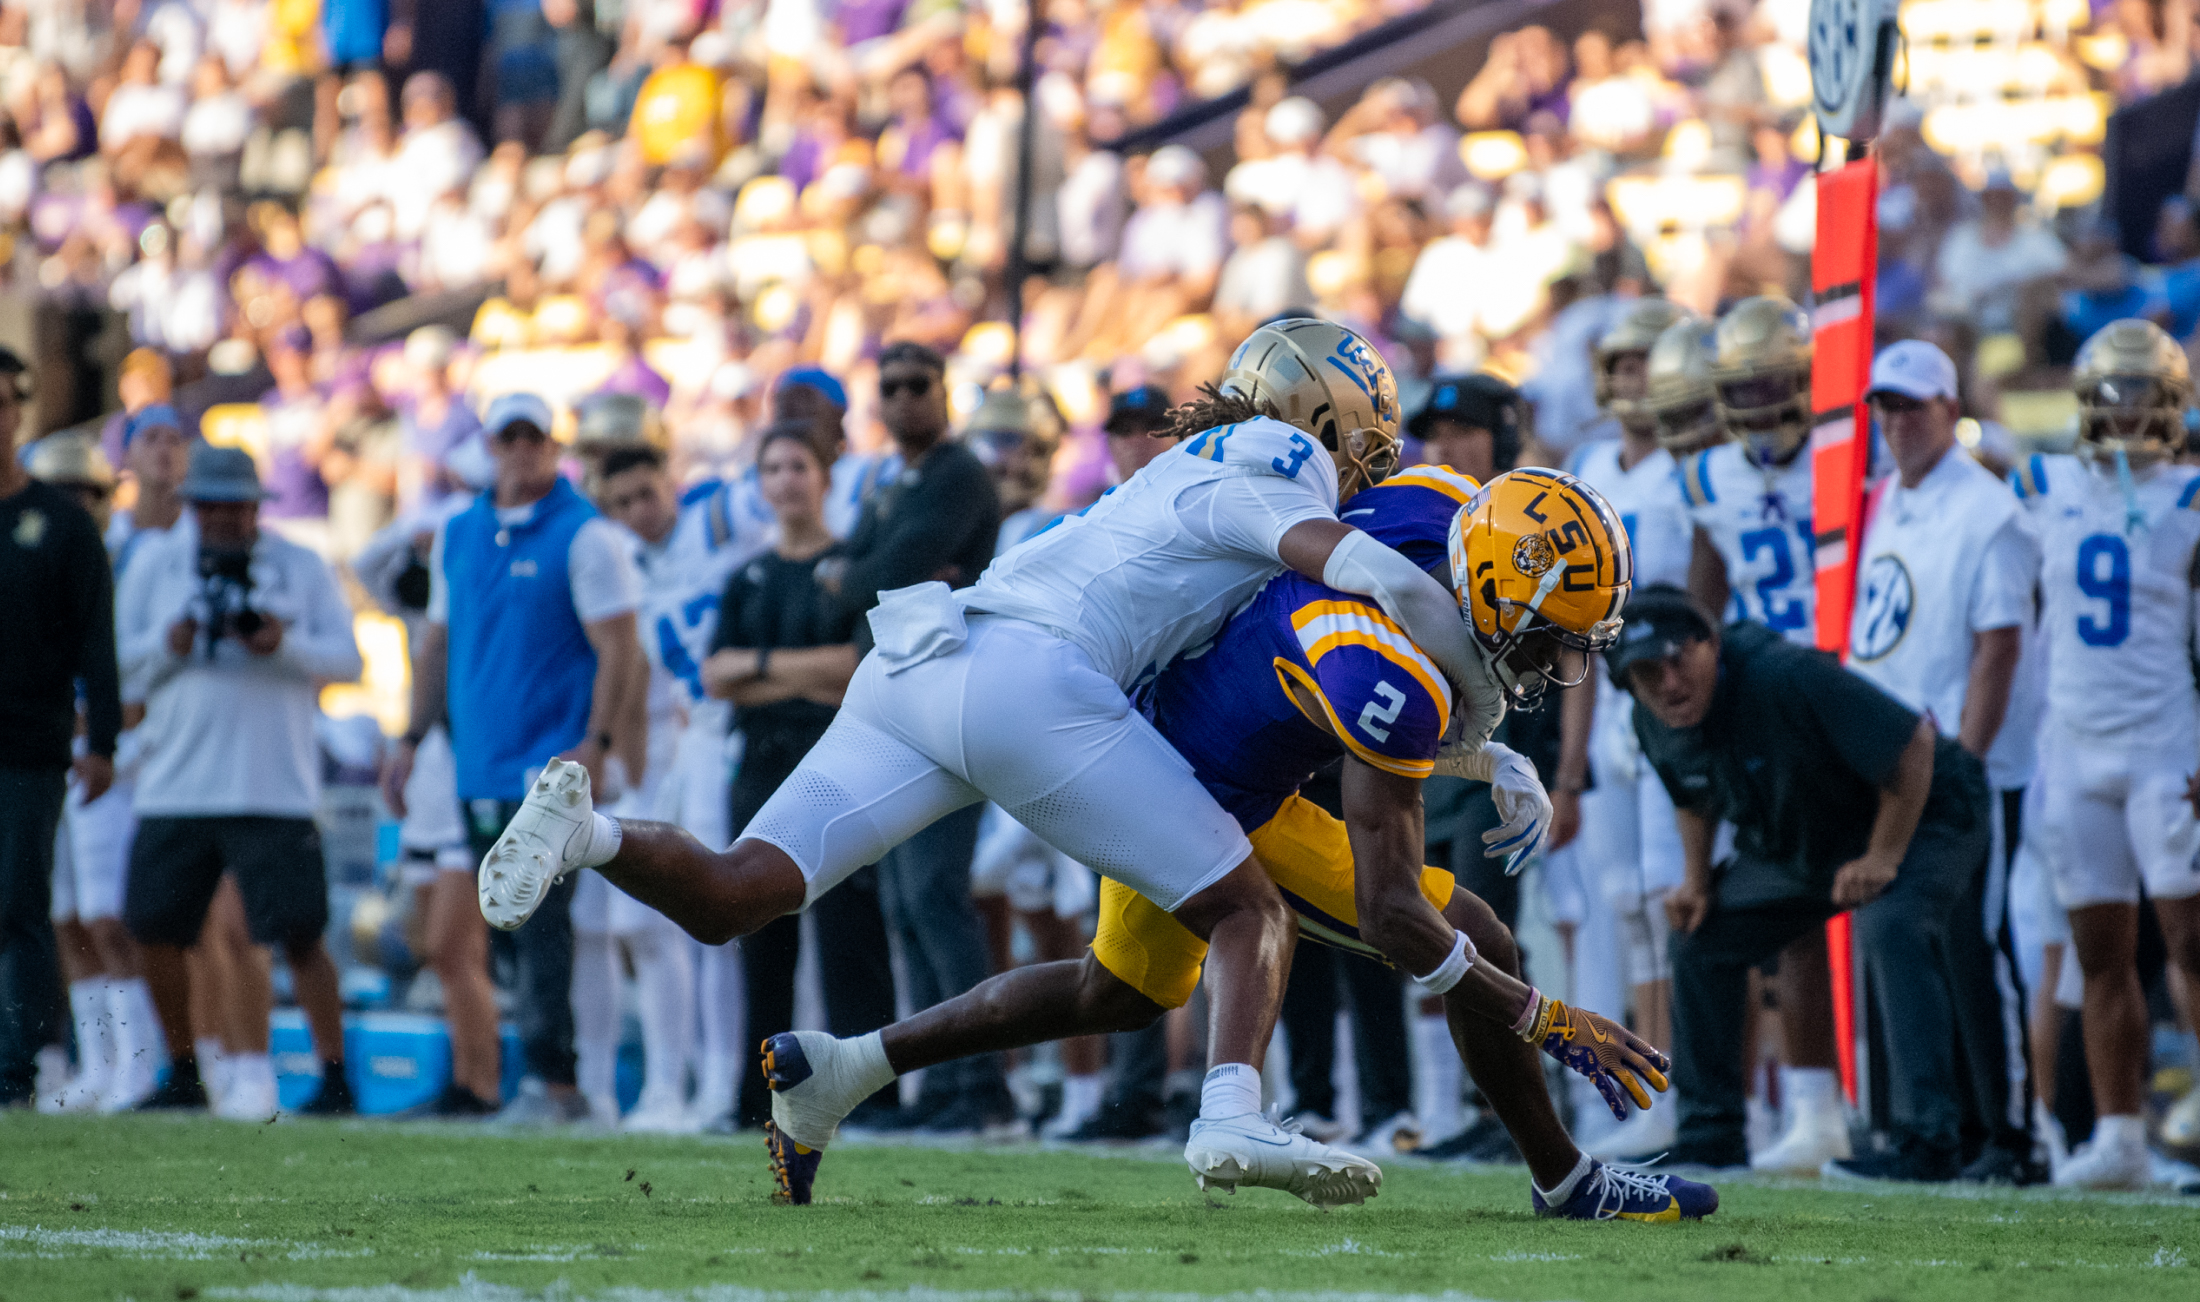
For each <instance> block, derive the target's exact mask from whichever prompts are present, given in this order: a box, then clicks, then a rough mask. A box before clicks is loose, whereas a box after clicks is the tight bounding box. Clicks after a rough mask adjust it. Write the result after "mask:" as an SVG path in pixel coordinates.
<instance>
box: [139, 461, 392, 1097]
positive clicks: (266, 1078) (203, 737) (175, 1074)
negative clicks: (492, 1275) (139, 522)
mask: <svg viewBox="0 0 2200 1302" xmlns="http://www.w3.org/2000/svg"><path fill="white" fill-rule="evenodd" d="M181 495H182V497H183V499H184V501H186V502H188V503H189V504H190V506H191V527H190V528H188V529H178V530H176V531H174V532H172V533H171V534H170V535H169V536H168V537H166V538H163V539H161V540H159V541H158V542H155V543H152V544H148V546H147V548H146V549H145V550H144V551H142V552H141V553H140V554H139V555H138V557H137V558H136V559H135V560H133V562H132V563H131V565H130V567H129V569H128V571H127V572H126V573H125V575H124V581H123V585H122V590H121V592H120V593H119V594H118V596H117V598H116V611H117V614H116V623H117V625H118V626H119V627H121V628H123V629H125V630H131V631H130V632H127V633H126V634H125V637H124V639H123V643H122V645H121V648H120V650H121V660H122V670H123V673H124V675H125V676H126V677H128V678H130V679H131V680H132V686H133V689H134V690H136V691H142V692H143V693H144V695H145V706H146V715H145V723H144V724H143V725H142V728H143V733H142V735H143V737H144V739H145V740H144V756H145V757H144V762H143V768H142V769H141V770H140V772H139V776H138V788H137V812H138V818H139V824H138V835H137V842H136V844H135V845H134V846H132V847H131V851H130V879H129V884H128V886H127V887H126V888H125V891H124V896H123V921H124V922H125V923H127V924H128V925H129V928H130V931H131V933H132V934H133V935H134V936H136V938H137V939H138V941H139V943H140V944H142V945H143V946H144V950H145V974H146V979H147V981H148V983H149V984H150V985H151V986H152V991H153V1003H154V1006H155V1007H156V1008H157V1009H158V1010H159V1013H160V1020H161V1027H162V1029H163V1030H164V1031H165V1032H166V1034H167V1036H168V1047H169V1054H170V1056H171V1058H172V1059H173V1062H174V1066H173V1069H172V1070H171V1071H170V1073H169V1077H168V1080H167V1082H166V1083H165V1084H163V1085H162V1086H161V1088H160V1090H159V1091H157V1092H156V1093H155V1094H154V1096H153V1098H152V1099H151V1100H150V1101H149V1102H148V1104H147V1106H149V1107H164V1108H179V1107H180V1108H189V1107H204V1106H205V1102H206V1094H205V1090H204V1088H203V1086H202V1084H201V1082H200V1079H199V1069H198V1061H197V1058H196V1056H195V1055H194V1053H193V1052H192V1047H191V1045H192V1040H191V1032H190V1017H189V1011H188V1010H189V1000H190V979H189V977H188V975H187V974H186V971H185V968H184V949H185V948H186V947H187V946H189V945H191V944H192V943H193V942H194V941H196V940H197V939H198V936H199V931H200V929H201V927H202V926H203V924H204V923H205V921H206V915H207V908H208V905H209V903H210V902H211V901H212V899H213V896H214V891H215V888H216V887H217V886H218V885H219V883H220V881H221V878H222V875H223V874H224V873H225V872H226V873H228V874H230V875H231V876H233V877H234V878H235V879H236V882H237V887H238V889H239V891H240V892H241V893H242V895H243V898H244V905H245V915H246V921H247V923H248V926H249V928H250V931H251V935H252V939H253V941H254V942H256V943H257V944H259V945H262V946H276V945H280V946H282V948H283V950H284V955H285V957H286V958H287V960H288V961H289V963H290V970H291V977H292V980H293V983H294V987H295V989H296V991H297V995H298V1003H299V1006H300V1007H301V1008H303V1009H304V1011H305V1014H306V1020H307V1022H308V1023H309V1024H310V1025H311V1027H312V1030H313V1044H314V1049H315V1050H316V1052H317V1053H318V1054H319V1055H320V1058H321V1062H322V1078H321V1089H320V1091H319V1093H318V1094H317V1095H316V1096H315V1097H314V1099H313V1100H312V1101H311V1102H309V1103H308V1104H307V1105H306V1106H305V1107H304V1108H302V1109H301V1111H304V1112H308V1113H343V1112H349V1111H351V1110H352V1103H351V1090H350V1087H349V1086H348V1084H347V1083H346V1082H345V1079H344V1070H343V1057H344V1038H343V1023H342V1020H341V1013H342V1006H341V1003H340V1001H339V999H338V995H337V986H336V968H335V965H334V964H333V963H331V962H330V961H329V956H328V952H327V951H326V950H325V949H323V948H322V945H321V933H322V931H323V929H324V928H325V927H326V926H327V925H328V881H327V874H326V870H325V867H324V864H323V860H322V856H321V838H320V833H319V832H318V831H317V830H316V829H315V827H314V823H313V814H314V810H315V808H316V807H317V806H318V805H319V803H320V796H321V771H320V751H319V748H318V744H317V743H316V741H315V738H314V720H315V718H316V716H317V715H318V713H319V704H318V702H319V695H320V690H321V687H322V686H323V685H324V684H327V683H331V682H345V681H349V680H351V679H355V678H357V677H358V676H359V673H360V670H361V662H360V658H359V647H358V644H357V642H355V641H354V640H353V637H352V624H351V611H350V609H349V607H347V606H346V605H345V603H344V598H343V595H342V594H341V593H340V592H339V591H338V590H337V587H336V579H335V576H334V575H333V574H332V573H330V571H329V568H328V565H327V564H326V563H325V562H323V561H322V560H321V559H320V558H319V557H318V556H316V555H314V554H313V553H312V552H310V551H308V550H306V549H305V548H303V547H300V546H298V545H297V544H295V543H292V542H287V541H285V540H283V539H281V538H278V537H276V536H275V535H273V534H270V533H263V532H262V531H261V530H260V526H259V511H260V502H261V500H262V499H263V498H264V497H266V495H267V494H266V493H265V492H264V491H263V490H262V489H261V487H260V479H259V474H258V472H257V471H256V470H255V469H254V467H253V464H252V458H251V456H250V455H249V454H247V453H245V452H244V451H242V450H241V449H238V448H222V447H211V446H207V445H203V444H202V445H200V446H198V447H195V448H193V449H192V453H191V466H190V471H189V473H188V474H186V475H185V477H184V481H183V485H182V488H181ZM139 630H142V631H139ZM258 958H259V966H258V969H257V971H256V972H254V973H251V974H248V979H247V982H246V988H247V990H248V991H249V993H248V994H245V995H244V996H242V997H243V998H246V999H249V1000H250V1001H251V1002H252V1005H253V1006H252V1007H249V1008H245V1009H242V1010H239V1011H240V1012H241V1013H242V1014H243V1015H244V1016H243V1020H245V1021H246V1022H247V1023H248V1024H249V1026H250V1028H251V1029H252V1030H253V1031H256V1034H255V1035H253V1036H252V1037H251V1038H252V1040H253V1042H254V1043H253V1044H252V1045H251V1047H250V1050H249V1051H248V1052H244V1053H240V1054H238V1055H237V1056H236V1057H235V1059H234V1060H233V1062H232V1064H231V1066H230V1068H229V1073H230V1075H229V1082H228V1086H227V1088H226V1089H225V1090H224V1091H223V1092H222V1097H221V1100H220V1105H219V1107H218V1109H217V1110H218V1112H219V1114H220V1115H222V1116H225V1117H229V1118H232V1119H235V1120H257V1121H264V1120H266V1119H267V1118H268V1117H269V1116H271V1115H273V1113H274V1111H275V1106H276V1099H275V1072H274V1068H273V1065H272V1064H271V1063H270V1061H269V1059H268V1056H267V1034H268V1029H267V1020H268V1012H269V1009H270V1006H271V1004H272V1002H273V1000H272V995H271V994H270V987H269V984H268V980H267V965H268V963H269V961H270V958H271V955H270V953H269V951H268V950H266V949H262V950H260V951H258Z"/></svg>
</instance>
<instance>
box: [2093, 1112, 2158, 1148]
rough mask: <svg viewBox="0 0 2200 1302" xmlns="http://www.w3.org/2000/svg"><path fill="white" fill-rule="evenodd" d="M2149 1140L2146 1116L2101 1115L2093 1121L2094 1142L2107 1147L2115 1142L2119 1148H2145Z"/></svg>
mask: <svg viewBox="0 0 2200 1302" xmlns="http://www.w3.org/2000/svg"><path fill="white" fill-rule="evenodd" d="M2146 1142H2147V1123H2146V1118H2144V1117H2131V1116H2111V1117H2101V1118H2099V1119H2098V1120H2096V1121H2094V1123H2093V1143H2094V1144H2095V1146H2096V1147H2101V1148H2106V1147H2108V1146H2109V1145H2111V1144H2113V1145H2115V1146H2116V1147H2119V1148H2144V1147H2146Z"/></svg>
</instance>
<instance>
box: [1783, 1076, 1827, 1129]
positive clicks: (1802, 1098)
mask: <svg viewBox="0 0 2200 1302" xmlns="http://www.w3.org/2000/svg"><path fill="white" fill-rule="evenodd" d="M1781 1072H1782V1075H1783V1076H1784V1077H1785V1079H1783V1080H1782V1081H1781V1082H1780V1087H1781V1089H1782V1090H1783V1091H1784V1092H1785V1093H1786V1094H1787V1103H1788V1116H1789V1118H1790V1119H1793V1118H1795V1117H1799V1116H1801V1115H1803V1114H1804V1113H1805V1112H1831V1111H1834V1110H1837V1109H1838V1108H1839V1107H1840V1106H1841V1077H1840V1076H1839V1075H1838V1074H1836V1073H1835V1072H1834V1070H1833V1068H1831V1067H1785V1068H1782V1069H1781Z"/></svg>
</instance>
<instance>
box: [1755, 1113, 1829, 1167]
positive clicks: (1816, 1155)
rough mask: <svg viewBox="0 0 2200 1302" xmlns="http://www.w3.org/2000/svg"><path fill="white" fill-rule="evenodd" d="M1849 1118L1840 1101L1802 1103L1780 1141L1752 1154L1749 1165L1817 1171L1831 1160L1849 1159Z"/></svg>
mask: <svg viewBox="0 0 2200 1302" xmlns="http://www.w3.org/2000/svg"><path fill="white" fill-rule="evenodd" d="M1850 1156H1851V1153H1850V1151H1849V1119H1848V1117H1847V1116H1845V1115H1844V1114H1843V1113H1842V1111H1841V1107H1840V1105H1839V1104H1835V1105H1834V1106H1832V1107H1813V1106H1807V1105H1805V1106H1798V1107H1797V1108H1796V1110H1795V1121H1794V1123H1793V1124H1791V1125H1790V1126H1789V1127H1788V1129H1787V1133H1786V1134H1784V1135H1782V1136H1780V1140H1779V1142H1778V1143H1776V1144H1773V1145H1771V1146H1770V1147H1768V1148H1766V1149H1764V1150H1763V1151H1761V1152H1755V1153H1751V1154H1750V1155H1749V1169H1750V1170H1752V1171H1762V1172H1764V1173H1766V1174H1768V1175H1816V1174H1818V1172H1819V1170H1820V1169H1821V1168H1823V1167H1824V1166H1825V1164H1826V1163H1828V1162H1845V1161H1847V1160H1848V1159H1849V1157H1850Z"/></svg>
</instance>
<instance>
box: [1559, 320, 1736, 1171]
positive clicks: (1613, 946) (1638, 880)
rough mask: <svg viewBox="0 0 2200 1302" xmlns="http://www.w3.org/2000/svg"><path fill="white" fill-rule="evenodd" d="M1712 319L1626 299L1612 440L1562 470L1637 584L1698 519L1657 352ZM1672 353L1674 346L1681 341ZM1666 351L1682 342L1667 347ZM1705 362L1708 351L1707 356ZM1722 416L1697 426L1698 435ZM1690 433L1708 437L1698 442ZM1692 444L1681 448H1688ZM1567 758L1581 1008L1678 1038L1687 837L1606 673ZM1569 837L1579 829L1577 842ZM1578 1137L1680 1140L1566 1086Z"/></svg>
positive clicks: (1664, 569) (1670, 572) (1599, 371)
mask: <svg viewBox="0 0 2200 1302" xmlns="http://www.w3.org/2000/svg"><path fill="white" fill-rule="evenodd" d="M1707 328H1708V324H1707V323H1706V322H1703V321H1701V320H1699V319H1697V318H1696V317H1695V316H1694V315H1693V314H1691V313H1689V312H1688V311H1687V310H1686V309H1683V308H1680V307H1676V306H1675V305H1674V304H1672V303H1670V302H1668V301H1666V300H1665V299H1662V298H1640V299H1636V300H1635V301H1634V302H1633V303H1631V304H1629V305H1628V306H1627V308H1626V309H1625V310H1624V311H1623V312H1622V313H1621V315H1620V317H1619V319H1618V320H1617V321H1615V322H1614V323H1613V325H1612V328H1611V329H1610V330H1608V331H1606V332H1605V334H1604V336H1603V337H1602V338H1600V339H1599V340H1598V341H1597V343H1596V347H1595V351H1594V356H1593V358H1592V360H1593V362H1594V364H1595V383H1596V396H1597V406H1598V407H1599V408H1600V409H1601V410H1603V411H1605V412H1606V413H1608V414H1609V415H1610V417H1611V427H1612V430H1613V433H1614V435H1615V437H1608V438H1600V439H1598V440H1596V441H1595V442H1592V443H1586V444H1583V445H1582V446H1581V447H1580V448H1579V449H1577V450H1576V451H1575V453H1574V455H1573V457H1572V458H1571V464H1570V465H1569V466H1568V469H1570V470H1571V471H1572V472H1573V473H1574V474H1576V475H1579V476H1580V477H1581V478H1582V479H1583V480H1584V481H1586V482H1587V483H1588V484H1589V486H1590V487H1592V488H1595V489H1596V490H1597V491H1598V492H1600V493H1602V494H1603V495H1604V499H1605V500H1606V501H1608V502H1610V503H1611V504H1612V510H1613V511H1614V512H1615V513H1617V514H1618V516H1619V520H1620V524H1621V526H1622V527H1624V528H1625V529H1626V530H1627V538H1628V541H1629V543H1630V544H1631V545H1632V546H1633V548H1634V555H1635V581H1636V582H1637V583H1638V584H1651V583H1671V584H1674V585H1676V586H1677V585H1680V584H1684V583H1686V582H1687V581H1688V562H1689V549H1690V543H1691V539H1692V537H1693V533H1694V524H1693V522H1692V521H1691V520H1690V518H1689V514H1688V504H1687V502H1686V501H1685V500H1684V499H1683V498H1682V496H1681V489H1680V481H1679V479H1678V477H1677V476H1676V474H1675V464H1676V463H1675V461H1674V456H1675V452H1676V449H1674V448H1671V447H1668V446H1667V445H1666V444H1665V443H1664V442H1663V441H1662V440H1661V438H1660V434H1659V430H1660V426H1659V423H1658V418H1657V409H1656V408H1654V407H1653V406H1652V405H1651V392H1650V358H1651V353H1652V350H1653V349H1654V348H1655V347H1656V346H1657V345H1658V344H1659V342H1660V341H1661V340H1662V339H1663V338H1664V337H1665V336H1666V334H1667V333H1668V332H1670V331H1674V330H1676V329H1678V330H1680V334H1679V335H1676V339H1680V338H1681V337H1682V336H1690V337H1700V336H1701V335H1702V333H1703V332H1704V331H1705V330H1706V329H1707ZM1676 347H1677V345H1676ZM1667 351H1668V352H1673V351H1674V348H1673V347H1669V348H1668V350H1667ZM1696 355H1697V356H1699V357H1700V356H1702V353H1701V350H1698V351H1697V354H1696ZM1696 387H1697V388H1698V389H1699V390H1700V392H1699V393H1698V394H1697V395H1696V396H1697V398H1698V399H1699V407H1698V411H1699V413H1700V414H1702V415H1709V414H1710V408H1711V385H1710V381H1709V380H1708V379H1705V378H1703V377H1702V376H1701V375H1700V374H1699V376H1698V377H1697V386H1696ZM1705 425H1709V426H1710V427H1711V428H1713V429H1714V430H1715V429H1716V421H1715V420H1710V421H1699V422H1698V423H1697V426H1696V429H1697V430H1698V431H1700V430H1701V429H1702V427H1703V426H1705ZM1695 437H1696V438H1697V439H1698V441H1699V442H1700V441H1701V439H1702V437H1703V436H1702V434H1701V433H1700V432H1698V433H1697V434H1696V435H1695ZM1692 450H1694V449H1693V448H1692V447H1690V446H1689V445H1687V444H1686V442H1685V441H1684V443H1683V446H1682V447H1681V448H1680V449H1678V451H1681V452H1687V451H1692ZM1561 709H1562V711H1563V714H1562V722H1561V728H1560V732H1561V740H1560V755H1559V765H1558V774H1557V782H1556V784H1555V785H1554V786H1553V787H1552V791H1551V800H1552V804H1553V805H1554V807H1555V813H1554V815H1553V818H1554V826H1553V829H1552V839H1553V840H1554V841H1557V840H1559V839H1560V838H1561V837H1564V838H1565V839H1566V840H1567V841H1570V842H1571V849H1572V851H1573V853H1572V855H1571V856H1553V857H1552V858H1551V859H1550V860H1548V861H1547V867H1546V874H1547V875H1550V874H1551V869H1553V868H1556V867H1557V866H1558V865H1560V864H1561V863H1563V862H1564V860H1565V859H1567V858H1571V859H1572V861H1573V864H1574V868H1575V872H1574V876H1575V878H1576V883H1575V884H1574V886H1573V892H1574V893H1575V894H1576V895H1577V896H1578V899H1579V905H1578V906H1577V907H1578V908H1579V910H1580V913H1581V918H1580V920H1579V921H1578V922H1577V923H1576V924H1575V934H1574V943H1573V967H1574V984H1573V987H1572V993H1573V996H1574V998H1575V999H1576V1000H1579V1001H1580V1002H1582V1003H1584V1004H1587V1005H1589V1006H1591V1007H1595V1008H1624V1007H1627V1006H1628V996H1629V993H1630V990H1631V992H1632V994H1633V1005H1634V1018H1633V1026H1634V1030H1635V1032H1636V1033H1637V1034H1638V1035H1641V1036H1642V1037H1643V1038H1644V1039H1646V1040H1648V1041H1650V1042H1651V1043H1653V1044H1664V1043H1666V1042H1668V1041H1669V1040H1670V1039H1671V1038H1672V1036H1671V1016H1670V1014H1669V1012H1668V1010H1667V1007H1666V995H1667V988H1666V985H1667V983H1666V981H1665V979H1664V977H1665V964H1664V962H1663V958H1664V954H1665V943H1664V942H1665V925H1664V922H1665V920H1664V905H1663V903H1662V900H1663V897H1664V894H1665V892H1666V891H1667V890H1669V889H1671V888H1672V887H1674V886H1677V885H1679V884H1680V879H1681V846H1680V833H1679V831H1678V830H1677V829H1676V827H1675V826H1674V822H1673V802H1672V801H1671V800H1670V799H1669V798H1668V797H1667V796H1666V794H1665V786H1664V784H1663V783H1661V782H1659V781H1658V776H1657V774H1656V773H1654V772H1652V771H1651V769H1650V766H1649V765H1647V764H1645V763H1643V762H1642V752H1641V747H1640V746H1639V745H1638V744H1637V743H1636V741H1635V729H1634V723H1633V719H1634V702H1633V700H1632V699H1631V698H1630V697H1628V695H1627V694H1626V693H1625V692H1623V691H1621V690H1619V689H1618V688H1617V687H1615V686H1613V685H1612V683H1611V682H1610V681H1609V680H1608V679H1606V678H1605V677H1604V675H1601V674H1599V675H1596V676H1595V678H1594V679H1593V680H1592V681H1591V682H1589V683H1585V684H1583V685H1582V686H1581V687H1578V688H1575V689H1573V690H1571V691H1569V692H1567V693H1566V694H1565V696H1564V698H1563V704H1562V706H1561ZM1575 829H1578V835H1576V831H1575ZM1568 1088H1569V1089H1571V1090H1573V1097H1574V1116H1575V1118H1576V1120H1575V1126H1576V1128H1577V1130H1583V1129H1586V1128H1585V1127H1584V1126H1583V1121H1584V1120H1585V1119H1586V1120H1589V1121H1591V1122H1593V1123H1594V1124H1595V1128H1594V1129H1588V1130H1587V1131H1586V1133H1585V1134H1583V1136H1582V1138H1583V1140H1584V1143H1585V1144H1586V1146H1587V1148H1588V1150H1589V1151H1590V1152H1591V1153H1595V1154H1598V1155H1600V1156H1618V1155H1620V1154H1623V1153H1647V1152H1655V1151H1657V1150H1658V1149H1659V1148H1661V1147H1671V1146H1672V1143H1673V1116H1674V1114H1675V1112H1676V1109H1674V1108H1670V1107H1666V1108H1639V1109H1636V1111H1635V1113H1634V1115H1633V1116H1631V1117H1629V1118H1628V1119H1627V1121H1625V1122H1621V1123H1619V1125H1618V1126H1616V1127H1615V1126H1612V1125H1610V1124H1609V1123H1608V1118H1607V1115H1606V1114H1605V1112H1604V1110H1603V1109H1602V1108H1600V1107H1598V1106H1597V1104H1598V1103H1599V1102H1600V1099H1599V1098H1598V1096H1597V1094H1596V1092H1595V1088H1594V1087H1593V1086H1592V1087H1591V1088H1590V1090H1589V1092H1588V1093H1583V1092H1582V1091H1581V1090H1580V1089H1578V1088H1576V1087H1575V1086H1574V1085H1573V1083H1572V1082H1571V1081H1569V1082H1568Z"/></svg>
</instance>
